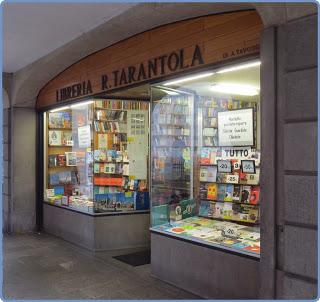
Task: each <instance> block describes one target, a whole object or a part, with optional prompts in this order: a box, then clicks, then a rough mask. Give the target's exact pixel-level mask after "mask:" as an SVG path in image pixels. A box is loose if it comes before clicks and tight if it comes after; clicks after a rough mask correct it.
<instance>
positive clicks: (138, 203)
mask: <svg viewBox="0 0 320 302" xmlns="http://www.w3.org/2000/svg"><path fill="white" fill-rule="evenodd" d="M149 208H150V198H149V192H137V193H136V200H135V210H148V209H149Z"/></svg>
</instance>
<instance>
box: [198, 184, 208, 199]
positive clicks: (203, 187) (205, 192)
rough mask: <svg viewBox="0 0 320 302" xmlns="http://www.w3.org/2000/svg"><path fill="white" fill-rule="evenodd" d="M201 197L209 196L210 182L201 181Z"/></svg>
mask: <svg viewBox="0 0 320 302" xmlns="http://www.w3.org/2000/svg"><path fill="white" fill-rule="evenodd" d="M199 197H200V199H207V198H208V184H205V183H200V187H199Z"/></svg>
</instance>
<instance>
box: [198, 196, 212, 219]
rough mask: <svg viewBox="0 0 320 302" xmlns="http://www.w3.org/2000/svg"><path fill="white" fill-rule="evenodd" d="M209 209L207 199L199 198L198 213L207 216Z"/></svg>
mask: <svg viewBox="0 0 320 302" xmlns="http://www.w3.org/2000/svg"><path fill="white" fill-rule="evenodd" d="M209 209H210V201H208V200H201V201H200V206H199V215H200V216H204V217H208V216H209Z"/></svg>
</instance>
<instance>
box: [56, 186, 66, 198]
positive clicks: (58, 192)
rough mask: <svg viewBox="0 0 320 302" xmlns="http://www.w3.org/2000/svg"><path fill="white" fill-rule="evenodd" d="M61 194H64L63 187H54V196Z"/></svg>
mask: <svg viewBox="0 0 320 302" xmlns="http://www.w3.org/2000/svg"><path fill="white" fill-rule="evenodd" d="M63 194H64V187H63V186H56V187H54V195H55V196H62V195H63Z"/></svg>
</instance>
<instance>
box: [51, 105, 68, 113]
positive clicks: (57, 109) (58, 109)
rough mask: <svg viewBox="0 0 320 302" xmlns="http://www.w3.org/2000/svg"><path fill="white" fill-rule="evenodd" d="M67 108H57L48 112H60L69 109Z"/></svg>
mask: <svg viewBox="0 0 320 302" xmlns="http://www.w3.org/2000/svg"><path fill="white" fill-rule="evenodd" d="M69 108H70V107H69V106H64V107H59V108H56V109H52V110H50V112H57V111H62V110H66V109H69Z"/></svg>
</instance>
